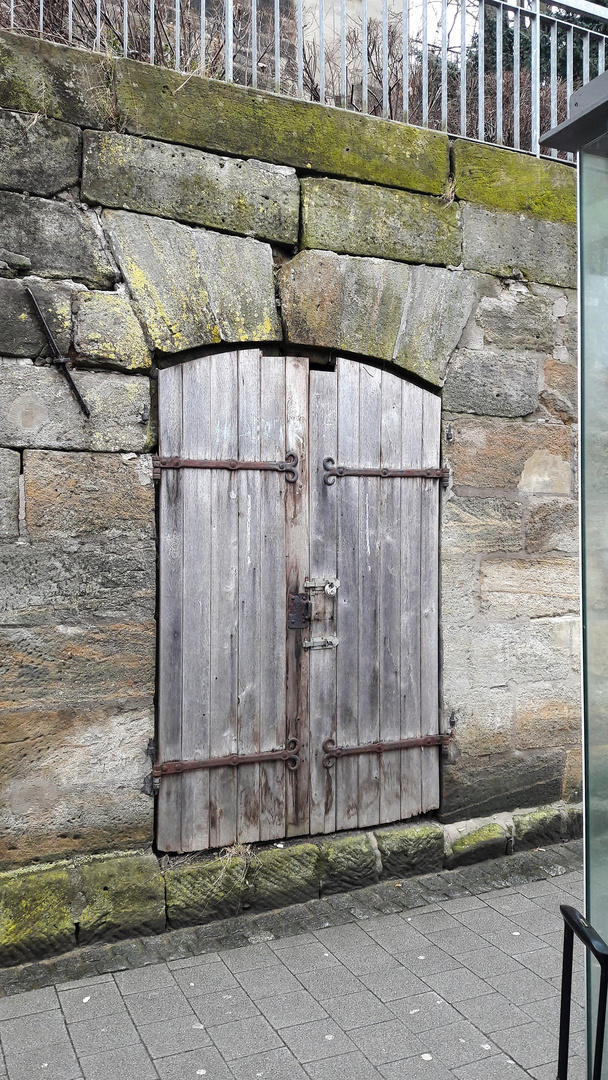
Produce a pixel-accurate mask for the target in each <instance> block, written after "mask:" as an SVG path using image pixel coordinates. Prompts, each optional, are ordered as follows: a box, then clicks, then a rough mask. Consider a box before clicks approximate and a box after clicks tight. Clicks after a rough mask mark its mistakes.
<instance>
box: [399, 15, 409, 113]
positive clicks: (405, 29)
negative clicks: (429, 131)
mask: <svg viewBox="0 0 608 1080" xmlns="http://www.w3.org/2000/svg"><path fill="white" fill-rule="evenodd" d="M409 3H410V0H402V4H403V8H402V11H401V40H402V50H403V123H404V124H407V122H408V117H409V114H410V25H409V16H410V11H409Z"/></svg>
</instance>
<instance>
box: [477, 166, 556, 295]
mask: <svg viewBox="0 0 608 1080" xmlns="http://www.w3.org/2000/svg"><path fill="white" fill-rule="evenodd" d="M520 158H523V154H522V155H519V156H518V157H517V163H518V164H519V161H520ZM528 160H534V159H528ZM462 230H463V231H462V262H463V265H464V266H465V268H466V269H467V270H479V271H480V272H481V273H482V274H497V275H498V277H519V276H523V277H524V278H527V279H528V280H529V281H538V282H545V283H547V284H549V285H564V286H566V287H567V288H571V289H573V288H575V287H576V226H575V225H561V224H556V223H555V222H552V221H538V220H536V219H535V218H530V217H525V216H524V215H523V214H517V215H515V214H502V213H498V212H494V213H492V212H491V211H489V210H484V209H482V207H480V206H463V208H462Z"/></svg>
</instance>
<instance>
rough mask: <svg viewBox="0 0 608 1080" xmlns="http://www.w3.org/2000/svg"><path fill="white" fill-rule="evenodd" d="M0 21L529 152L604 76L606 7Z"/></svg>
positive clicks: (100, 7) (481, 4)
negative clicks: (574, 96)
mask: <svg viewBox="0 0 608 1080" xmlns="http://www.w3.org/2000/svg"><path fill="white" fill-rule="evenodd" d="M395 5H396V6H395ZM0 28H3V29H9V30H14V31H16V32H18V33H24V34H30V35H36V36H40V37H42V38H46V39H48V40H50V41H56V42H62V43H65V44H70V45H75V46H78V47H80V48H83V49H88V50H94V51H98V52H99V51H101V52H105V53H107V54H109V55H114V56H127V57H132V58H134V59H137V60H144V61H147V62H149V63H150V64H157V65H161V66H165V67H172V68H175V69H177V70H178V71H182V72H184V73H191V72H192V73H197V74H201V75H206V76H209V77H211V78H216V79H223V80H225V81H226V82H235V83H239V84H242V85H245V86H252V87H258V88H261V89H265V90H271V91H274V92H276V93H283V94H287V95H289V96H292V97H299V98H304V99H306V100H312V101H321V102H323V103H325V104H327V105H332V106H337V107H339V108H343V109H353V110H356V111H359V112H362V113H370V114H372V115H375V116H383V117H387V118H390V119H393V120H402V121H405V122H406V123H412V124H417V125H420V126H422V127H428V128H433V129H436V130H440V131H446V132H449V133H450V134H452V135H461V136H465V137H467V138H473V139H479V140H481V141H482V142H491V143H496V144H498V145H502V146H509V147H512V148H514V149H516V150H525V151H528V152H531V153H533V154H538V153H539V152H540V151H539V146H538V140H539V135H540V133H541V131H543V130H546V129H548V128H549V127H553V126H554V125H555V124H556V123H558V122H560V121H561V120H564V119H566V117H567V103H568V99H569V97H570V95H571V93H572V92H573V90H576V89H578V87H580V86H582V85H583V84H585V83H587V82H588V81H589V79H590V78H593V77H594V76H595V75H597V74H600V73H601V72H603V71H604V68H605V62H606V38H607V36H608V7H601V6H600V5H598V4H594V3H590V2H588V0H570V2H568V3H560V4H557V3H543V4H542V7H541V4H540V0H522V2H521V3H517V2H516V0H394V3H393V2H391V4H390V5H389V0H0ZM549 153H550V154H551V155H552V156H554V157H555V156H557V152H556V151H554V150H553V151H549Z"/></svg>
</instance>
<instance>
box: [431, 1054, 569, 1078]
mask: <svg viewBox="0 0 608 1080" xmlns="http://www.w3.org/2000/svg"><path fill="white" fill-rule="evenodd" d="M453 1075H454V1076H456V1077H457V1078H458V1080H526V1078H527V1077H528V1073H527V1072H524V1070H523V1069H520V1067H519V1065H518V1064H517V1062H515V1061H513V1058H510V1057H507V1055H506V1054H497V1055H496V1057H489V1058H484V1060H483V1061H474V1062H473V1063H472V1064H470V1065H464V1066H463V1067H462V1068H461V1069H455V1070H454V1074H453ZM552 1080H555V1076H553V1077H552Z"/></svg>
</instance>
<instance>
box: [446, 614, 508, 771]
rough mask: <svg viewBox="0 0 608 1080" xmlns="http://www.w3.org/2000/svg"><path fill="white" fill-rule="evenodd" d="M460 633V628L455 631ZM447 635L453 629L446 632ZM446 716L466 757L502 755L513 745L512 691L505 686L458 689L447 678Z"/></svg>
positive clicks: (461, 751)
mask: <svg viewBox="0 0 608 1080" xmlns="http://www.w3.org/2000/svg"><path fill="white" fill-rule="evenodd" d="M456 632H458V631H456ZM445 633H446V634H449V633H450V630H449V629H447V630H446V631H445ZM446 684H447V685H446V686H445V699H444V716H449V717H450V718H452V719H453V720H454V723H455V735H456V740H457V745H458V750H459V752H460V753H462V754H465V755H466V756H467V757H481V756H483V755H484V754H501V753H504V752H506V751H508V750H510V749H511V747H512V744H513V693H512V691H511V690H510V689H507V688H505V687H504V686H487V687H484V689H483V690H473V689H467V690H466V691H465V692H463V693H459V692H458V691H456V690H455V689H454V688H453V687H452V686H451V685H450V681H449V679H446Z"/></svg>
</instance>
